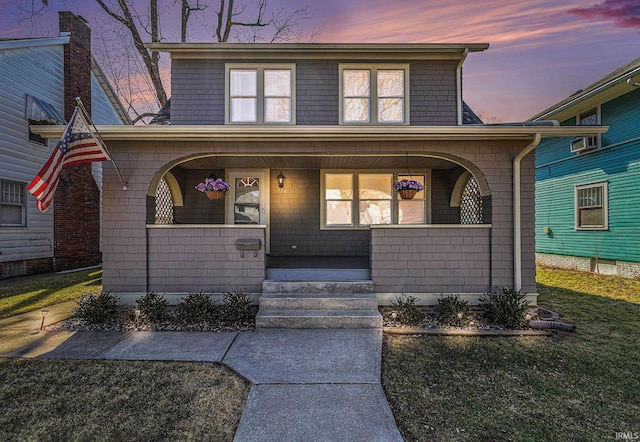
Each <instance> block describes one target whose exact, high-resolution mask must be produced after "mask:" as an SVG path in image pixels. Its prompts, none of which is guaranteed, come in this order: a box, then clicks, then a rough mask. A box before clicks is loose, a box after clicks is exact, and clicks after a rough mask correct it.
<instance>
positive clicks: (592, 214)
mask: <svg viewBox="0 0 640 442" xmlns="http://www.w3.org/2000/svg"><path fill="white" fill-rule="evenodd" d="M607 205H608V204H607V183H606V182H602V183H594V184H586V185H581V186H576V187H575V206H576V208H575V228H576V229H577V230H580V229H589V230H606V229H607V228H608V224H609V220H608V213H607Z"/></svg>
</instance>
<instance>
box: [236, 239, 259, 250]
mask: <svg viewBox="0 0 640 442" xmlns="http://www.w3.org/2000/svg"><path fill="white" fill-rule="evenodd" d="M261 244H262V241H260V238H238V239H236V248H237V249H238V250H260V246H261Z"/></svg>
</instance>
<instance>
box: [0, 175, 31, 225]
mask: <svg viewBox="0 0 640 442" xmlns="http://www.w3.org/2000/svg"><path fill="white" fill-rule="evenodd" d="M25 190H26V184H24V183H17V182H15V181H6V180H0V227H25V226H26V225H27V217H26V212H27V211H26V206H25Z"/></svg>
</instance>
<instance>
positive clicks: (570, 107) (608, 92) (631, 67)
mask: <svg viewBox="0 0 640 442" xmlns="http://www.w3.org/2000/svg"><path fill="white" fill-rule="evenodd" d="M636 77H640V58H636V59H635V60H633V61H632V62H630V63H627V64H625V65H624V66H621V67H619V68H618V69H616V70H615V71H613V72H611V73H610V74H609V75H607V76H606V77H604V78H601V79H600V80H598V81H596V82H595V83H593V84H591V85H589V86H587V87H585V88H584V89H581V90H579V91H578V92H576V93H575V94H573V95H571V96H570V97H568V98H565V99H564V100H562V101H560V102H558V103H556V104H554V105H553V106H551V107H549V108H548V109H546V110H544V111H542V112H540V113H539V114H537V115H534V116H533V117H531V120H532V121H537V120H549V119H555V120H559V121H564V120H566V119H567V118H570V117H572V116H574V115H577V114H579V113H580V112H583V111H585V110H589V109H591V108H593V107H595V106H597V105H599V104H602V103H606V102H607V101H611V100H613V99H614V98H617V97H619V96H621V95H624V94H626V93H629V92H631V91H632V90H634V89H635V87H634V86H632V85H630V84H628V83H627V80H629V79H630V78H631V79H632V80H633V79H634V78H636ZM634 81H635V80H634Z"/></svg>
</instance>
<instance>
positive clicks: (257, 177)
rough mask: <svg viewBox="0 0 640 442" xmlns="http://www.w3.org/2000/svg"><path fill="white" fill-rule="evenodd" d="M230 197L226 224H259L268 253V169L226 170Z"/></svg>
mask: <svg viewBox="0 0 640 442" xmlns="http://www.w3.org/2000/svg"><path fill="white" fill-rule="evenodd" d="M227 182H228V183H229V184H230V185H231V189H230V193H231V195H230V196H231V198H227V224H242V225H247V224H261V225H265V226H267V229H266V232H265V252H266V253H269V170H267V169H247V170H233V169H232V170H228V171H227Z"/></svg>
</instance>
